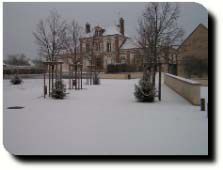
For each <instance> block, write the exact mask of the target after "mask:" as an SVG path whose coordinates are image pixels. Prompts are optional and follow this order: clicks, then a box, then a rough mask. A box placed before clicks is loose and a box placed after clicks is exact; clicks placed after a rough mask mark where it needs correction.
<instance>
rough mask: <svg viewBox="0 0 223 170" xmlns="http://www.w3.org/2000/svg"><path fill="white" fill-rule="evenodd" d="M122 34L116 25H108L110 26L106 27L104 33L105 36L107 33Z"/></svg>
mask: <svg viewBox="0 0 223 170" xmlns="http://www.w3.org/2000/svg"><path fill="white" fill-rule="evenodd" d="M117 34H118V35H122V34H121V33H120V32H119V30H118V28H117V27H115V26H112V27H108V28H105V32H104V33H103V35H104V36H106V35H117Z"/></svg>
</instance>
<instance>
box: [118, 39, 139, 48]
mask: <svg viewBox="0 0 223 170" xmlns="http://www.w3.org/2000/svg"><path fill="white" fill-rule="evenodd" d="M133 48H138V47H137V43H136V42H135V41H133V40H132V39H131V38H127V39H126V40H125V42H124V43H123V45H122V46H121V49H123V50H126V49H133Z"/></svg>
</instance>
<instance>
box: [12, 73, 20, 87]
mask: <svg viewBox="0 0 223 170" xmlns="http://www.w3.org/2000/svg"><path fill="white" fill-rule="evenodd" d="M11 83H12V84H14V85H17V84H21V83H22V79H21V78H20V77H19V76H18V75H15V76H14V77H13V78H12V79H11Z"/></svg>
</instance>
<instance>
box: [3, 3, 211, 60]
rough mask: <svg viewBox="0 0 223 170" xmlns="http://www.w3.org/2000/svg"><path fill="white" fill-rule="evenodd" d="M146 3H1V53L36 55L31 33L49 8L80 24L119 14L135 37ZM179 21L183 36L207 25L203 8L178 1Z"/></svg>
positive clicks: (113, 20)
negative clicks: (198, 26) (197, 27)
mask: <svg viewBox="0 0 223 170" xmlns="http://www.w3.org/2000/svg"><path fill="white" fill-rule="evenodd" d="M145 5H146V3H126V2H125V3H120V2H119V3H87V2H85V3H35V2H31V3H9V2H5V3H4V4H3V55H4V58H6V56H7V55H9V54H17V53H24V54H26V55H27V56H28V57H30V58H36V57H38V52H37V49H38V47H37V45H36V44H35V42H34V37H33V34H32V33H33V32H34V31H35V29H36V24H37V23H38V22H39V20H40V19H45V18H46V17H47V16H48V15H49V11H51V10H57V11H58V13H59V14H60V15H61V16H62V17H63V18H64V19H66V20H67V21H68V22H69V21H71V20H72V19H76V20H77V21H78V22H79V23H80V25H82V26H84V25H85V23H86V22H89V23H90V24H91V25H92V26H95V25H98V24H99V25H103V26H112V25H115V24H117V23H118V19H119V17H123V18H124V20H125V33H126V34H127V35H128V36H130V37H133V38H134V37H137V31H136V28H137V21H138V18H139V17H140V16H141V14H142V12H143V10H144V9H145ZM179 7H180V12H181V13H180V18H179V24H180V26H182V27H183V29H184V31H185V37H186V36H187V35H188V34H190V33H191V32H192V31H193V30H194V29H195V28H196V26H197V25H198V24H200V23H203V24H204V25H205V26H208V12H207V10H206V9H205V8H204V7H203V6H201V5H199V4H196V3H179Z"/></svg>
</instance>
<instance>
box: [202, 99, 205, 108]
mask: <svg viewBox="0 0 223 170" xmlns="http://www.w3.org/2000/svg"><path fill="white" fill-rule="evenodd" d="M201 111H205V99H204V98H202V99H201Z"/></svg>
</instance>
